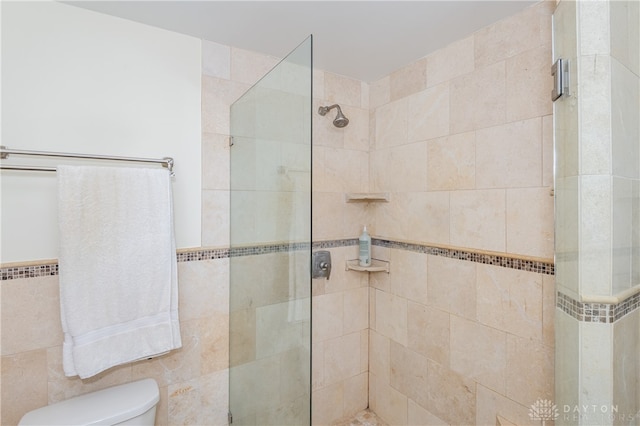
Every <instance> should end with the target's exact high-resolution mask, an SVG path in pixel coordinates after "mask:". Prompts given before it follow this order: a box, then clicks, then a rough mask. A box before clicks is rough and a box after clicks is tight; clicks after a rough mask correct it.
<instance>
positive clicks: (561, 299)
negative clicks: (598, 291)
mask: <svg viewBox="0 0 640 426" xmlns="http://www.w3.org/2000/svg"><path fill="white" fill-rule="evenodd" d="M556 307H558V308H559V309H561V310H562V311H563V312H565V313H566V314H568V315H570V316H571V317H573V318H575V319H577V320H578V321H583V322H600V323H606V324H612V323H614V322H616V321H618V320H619V319H620V318H622V317H624V316H625V315H627V314H629V313H631V312H633V311H635V310H636V309H639V308H640V293H636V294H634V295H633V296H631V297H629V298H627V299H625V300H623V301H622V302H620V303H617V304H608V303H583V302H579V301H577V300H575V299H573V298H571V297H569V296H567V295H566V294H564V293H561V292H558V295H557V298H556Z"/></svg>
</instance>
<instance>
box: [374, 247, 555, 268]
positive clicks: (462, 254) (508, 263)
mask: <svg viewBox="0 0 640 426" xmlns="http://www.w3.org/2000/svg"><path fill="white" fill-rule="evenodd" d="M371 244H373V245H377V246H381V247H389V248H394V249H402V250H408V251H414V252H417V253H425V254H431V255H433V256H443V257H448V258H450V259H459V260H467V261H469V262H475V263H483V264H486V265H494V266H501V267H503V268H511V269H518V270H521V271H528V272H536V273H539V274H545V275H554V274H555V265H554V264H553V263H551V262H540V261H535V260H526V259H518V258H515V257H509V256H499V255H492V254H485V253H476V252H473V251H465V250H456V249H448V248H441V247H432V246H428V245H422V244H411V243H401V242H397V241H391V240H383V239H379V238H373V239H372V241H371Z"/></svg>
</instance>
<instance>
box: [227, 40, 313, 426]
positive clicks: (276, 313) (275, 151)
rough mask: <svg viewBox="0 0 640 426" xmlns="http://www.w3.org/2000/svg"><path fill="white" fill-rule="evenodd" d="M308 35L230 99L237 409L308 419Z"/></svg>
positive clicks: (251, 420)
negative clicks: (263, 73)
mask: <svg viewBox="0 0 640 426" xmlns="http://www.w3.org/2000/svg"><path fill="white" fill-rule="evenodd" d="M311 48H312V40H311V37H309V38H308V39H307V40H305V41H304V42H303V43H302V44H301V45H299V46H298V47H297V48H296V49H295V50H294V51H293V52H291V53H290V54H289V55H288V56H287V57H286V58H285V59H283V60H282V62H280V63H279V64H278V65H277V66H276V67H275V68H274V69H272V70H271V71H270V72H269V73H268V74H267V75H266V76H264V77H263V78H262V79H261V80H260V81H259V82H258V83H256V84H255V85H254V86H253V87H252V88H251V89H249V90H248V91H247V92H246V93H245V94H244V95H243V96H242V97H241V98H240V99H238V100H237V101H236V102H235V103H234V104H233V105H232V106H231V135H232V143H233V145H232V147H231V253H230V295H229V297H230V301H229V304H230V305H229V307H230V337H229V340H230V347H229V362H230V368H229V409H230V414H231V415H232V418H233V423H234V424H243V425H245V424H246V425H270V424H271V425H303V424H310V413H311V407H310V406H311V393H310V388H311V386H310V378H311V359H310V358H311V355H310V352H311V351H310V347H311V331H310V327H311V292H310V290H311V277H310V269H309V267H310V263H311V262H310V256H311V89H312V87H311V86H312V64H311Z"/></svg>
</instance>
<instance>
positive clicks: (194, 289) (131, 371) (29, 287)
mask: <svg viewBox="0 0 640 426" xmlns="http://www.w3.org/2000/svg"><path fill="white" fill-rule="evenodd" d="M178 265H179V266H178V279H179V282H180V287H179V297H180V306H179V312H180V332H181V334H182V348H181V349H178V350H176V351H172V352H171V353H170V354H167V355H165V356H161V357H158V358H156V359H153V360H150V361H141V362H138V363H133V364H126V365H123V366H120V367H114V368H112V369H110V370H107V371H106V372H103V373H101V374H99V375H97V376H95V377H92V378H89V379H85V380H81V379H79V378H78V377H74V378H68V377H65V376H64V373H63V370H62V346H61V344H62V329H61V326H60V314H59V311H58V307H59V306H60V302H59V291H58V277H57V276H53V277H41V278H29V279H18V280H9V281H3V282H2V342H1V343H2V359H1V360H2V394H1V399H2V413H1V418H0V423H2V424H3V425H15V424H17V423H18V421H19V420H20V418H21V417H22V416H23V415H24V414H25V413H26V412H28V411H30V410H33V409H35V408H39V407H42V406H45V405H47V404H51V403H55V402H59V401H62V400H65V399H68V398H71V397H74V396H77V395H81V394H84V393H87V392H92V391H96V390H99V389H103V388H106V387H109V386H114V385H118V384H123V383H128V382H131V381H134V380H139V379H142V378H146V377H151V378H154V379H155V380H156V381H157V382H158V385H159V387H160V404H159V406H158V411H157V416H156V424H159V425H164V424H185V422H186V424H216V425H224V424H226V421H227V396H226V395H227V388H228V370H227V367H228V353H229V352H228V327H229V314H228V312H229V308H228V290H227V289H228V285H227V283H228V259H220V260H207V261H201V262H184V263H179V264H178Z"/></svg>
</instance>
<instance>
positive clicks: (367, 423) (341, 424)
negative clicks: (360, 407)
mask: <svg viewBox="0 0 640 426" xmlns="http://www.w3.org/2000/svg"><path fill="white" fill-rule="evenodd" d="M331 426H388V425H387V424H386V423H385V422H383V421H382V419H380V418H379V417H378V416H377V415H376V413H374V412H373V411H371V410H369V409H368V408H367V409H366V410H364V411H360V412H359V413H358V414H356V415H355V416H353V417H351V418H349V419H345V420H338V421H337V422H335V423H333V424H332V425H331Z"/></svg>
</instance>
